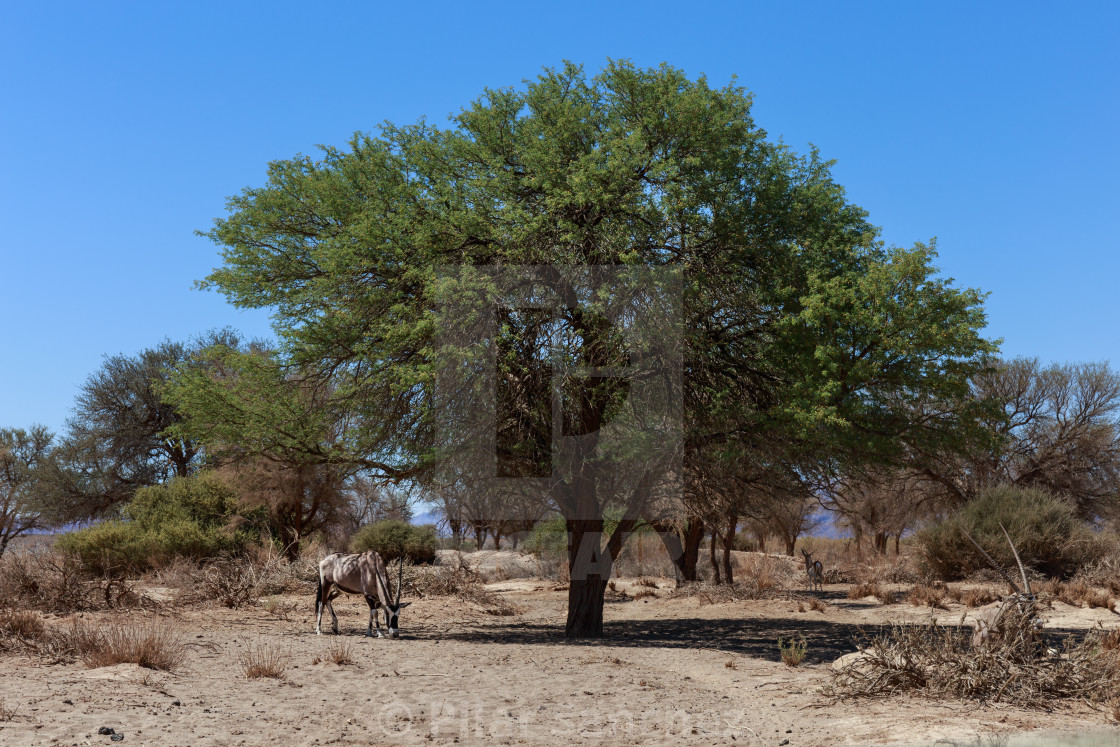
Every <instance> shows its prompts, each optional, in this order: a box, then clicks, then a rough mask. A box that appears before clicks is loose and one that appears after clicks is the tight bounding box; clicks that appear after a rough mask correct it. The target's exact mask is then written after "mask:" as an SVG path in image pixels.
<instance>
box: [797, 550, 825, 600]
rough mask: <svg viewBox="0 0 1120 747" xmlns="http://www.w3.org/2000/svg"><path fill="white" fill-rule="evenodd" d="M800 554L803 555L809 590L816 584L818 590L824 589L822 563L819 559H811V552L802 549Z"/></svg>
mask: <svg viewBox="0 0 1120 747" xmlns="http://www.w3.org/2000/svg"><path fill="white" fill-rule="evenodd" d="M801 554H802V555H804V556H805V573H807V574H808V575H809V591H812V590H813V586H814V585H816V587H817V589H818V590H820V591H823V590H824V586H823V584H824V565H823V564H822V563H821V561H819V560H813V556H812V554H811V553H807V552H805V550H804V549H803V550H802V551H801Z"/></svg>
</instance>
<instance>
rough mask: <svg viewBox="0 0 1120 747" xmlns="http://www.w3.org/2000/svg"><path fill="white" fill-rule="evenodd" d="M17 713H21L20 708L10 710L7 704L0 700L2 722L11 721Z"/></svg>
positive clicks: (0, 718)
mask: <svg viewBox="0 0 1120 747" xmlns="http://www.w3.org/2000/svg"><path fill="white" fill-rule="evenodd" d="M17 711H19V706H16V707H15V708H10V707H8V704H7V703H5V702H4V701H3V700H2V699H0V721H11V720H12V719H14V718H15V717H16V712H17Z"/></svg>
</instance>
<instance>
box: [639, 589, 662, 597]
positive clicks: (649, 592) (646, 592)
mask: <svg viewBox="0 0 1120 747" xmlns="http://www.w3.org/2000/svg"><path fill="white" fill-rule="evenodd" d="M650 597H652V598H654V599H658V594H657V592H656V591H654V590H653V589H638V590H637V591H636V592H634V599H647V598H650Z"/></svg>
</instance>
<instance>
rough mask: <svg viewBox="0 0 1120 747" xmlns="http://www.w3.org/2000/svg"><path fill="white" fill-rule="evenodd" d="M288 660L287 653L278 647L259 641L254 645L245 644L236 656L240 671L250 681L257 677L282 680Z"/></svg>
mask: <svg viewBox="0 0 1120 747" xmlns="http://www.w3.org/2000/svg"><path fill="white" fill-rule="evenodd" d="M290 659H291V656H290V655H289V654H288V652H287V651H284V650H281V648H280V647H279V646H276V645H275V644H271V643H267V644H266V643H261V642H260V641H257V643H255V644H254V643H247V644H245V649H244V650H243V651H241V652H240V653H238V655H237V661H238V663H239V664H240V665H241V671H242V672H243V673H244V674H245V676H246V677H248V678H250V679H255V678H258V677H272V678H274V679H283V677H284V672H285V671H286V670H287V668H288V663H289V661H290Z"/></svg>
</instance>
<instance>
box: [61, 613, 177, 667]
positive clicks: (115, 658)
mask: <svg viewBox="0 0 1120 747" xmlns="http://www.w3.org/2000/svg"><path fill="white" fill-rule="evenodd" d="M71 637H72V641H73V643H74V645H75V647H76V649H77V651H78V653H79V655H80V656H81V658H82V661H83V662H84V663H85V665H86V666H87V667H90V668H96V667H109V666H113V665H114V664H138V665H140V666H142V667H145V668H147V669H162V670H165V671H170V670H172V669H175V668H176V667H178V666H179V665H180V664H182V663H183V660H184V659H185V658H186V656H187V653H186V649H185V648H184V641H183V637H182V635H181V634H180V633H179V632H178V631H177V630H175V629H174V628H173V627H171V626H169V625H167V624H166V623H163V624H156V623H152V624H149V625H129V624H126V623H112V624H109V625H106V626H103V627H100V628H95V627H93V626H92V625H88V624H87V625H83V624H82V623H77V622H75V623H74V625H73V627H72V629H71Z"/></svg>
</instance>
